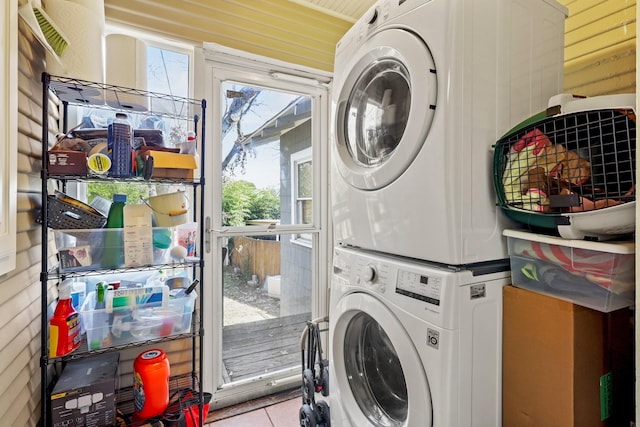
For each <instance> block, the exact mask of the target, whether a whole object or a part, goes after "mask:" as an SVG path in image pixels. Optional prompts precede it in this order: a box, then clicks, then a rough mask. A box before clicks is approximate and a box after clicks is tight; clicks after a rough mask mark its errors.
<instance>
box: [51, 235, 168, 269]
mask: <svg viewBox="0 0 640 427" xmlns="http://www.w3.org/2000/svg"><path fill="white" fill-rule="evenodd" d="M53 233H54V238H55V242H56V248H57V249H58V259H59V261H60V271H62V272H74V271H89V270H95V269H99V268H121V267H125V263H124V239H123V238H121V239H120V240H121V241H122V244H120V245H118V246H114V245H113V244H111V246H106V245H105V243H106V242H109V241H110V242H112V241H113V239H106V236H107V233H117V234H119V235H121V236H122V235H123V229H122V228H96V229H67V230H54V231H53ZM173 234H174V230H173V228H164V227H154V228H153V236H166V237H165V239H164V240H162V244H163V245H164V246H166V247H163V248H160V249H161V250H162V251H164V252H154V258H153V264H152V265H155V264H163V263H167V262H170V260H169V258H168V257H167V256H166V250H167V248H168V247H169V246H170V245H171V243H172V240H173V239H172V236H173ZM115 240H118V239H115ZM155 243H157V242H155ZM153 245H154V242H153V241H150V242H148V247H149V248H152V249H151V250H153V249H158V248H155V247H154V246H153ZM105 251H116V252H118V253H120V254H122V255H121V256H120V259H121V262H120V263H119V264H118V265H102V264H103V263H102V259H103V254H104V253H105Z"/></svg>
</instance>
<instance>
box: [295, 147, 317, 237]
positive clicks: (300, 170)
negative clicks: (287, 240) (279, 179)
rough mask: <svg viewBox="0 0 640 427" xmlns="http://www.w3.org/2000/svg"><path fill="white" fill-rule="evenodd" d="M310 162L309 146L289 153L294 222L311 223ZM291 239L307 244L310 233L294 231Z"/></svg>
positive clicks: (311, 181) (311, 171) (311, 170)
mask: <svg viewBox="0 0 640 427" xmlns="http://www.w3.org/2000/svg"><path fill="white" fill-rule="evenodd" d="M311 162H312V160H311V147H309V148H307V149H304V150H302V151H299V152H297V153H294V154H292V155H291V176H292V179H293V187H294V191H293V193H292V200H291V202H292V209H291V210H292V212H293V215H294V218H293V223H294V224H309V225H311V224H313V204H312V203H313V199H312V191H313V169H312V166H313V164H312V163H311ZM292 240H293V241H295V242H297V243H301V244H309V243H310V242H311V234H310V233H296V234H294V235H293V239H292Z"/></svg>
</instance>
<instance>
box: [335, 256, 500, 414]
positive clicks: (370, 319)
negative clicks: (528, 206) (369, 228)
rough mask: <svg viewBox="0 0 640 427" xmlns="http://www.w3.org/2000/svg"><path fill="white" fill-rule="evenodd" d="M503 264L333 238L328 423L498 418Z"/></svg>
mask: <svg viewBox="0 0 640 427" xmlns="http://www.w3.org/2000/svg"><path fill="white" fill-rule="evenodd" d="M506 269H508V265H507V264H504V263H502V264H500V263H497V264H492V265H491V266H489V265H487V266H485V269H484V270H482V271H480V270H478V271H472V270H459V269H453V268H449V269H443V268H439V267H436V266H433V265H431V264H428V263H426V262H421V261H408V260H407V259H406V258H400V257H393V256H385V255H380V254H374V253H368V252H364V251H360V250H354V249H351V248H340V247H338V248H336V249H335V252H334V263H333V278H332V287H331V307H332V311H331V314H330V317H329V342H328V344H329V355H330V357H329V364H330V369H329V372H330V374H329V377H330V381H329V384H330V390H331V392H330V394H329V406H330V409H331V425H332V427H383V426H384V427H400V426H403V427H454V426H455V427H462V426H465V427H470V426H478V427H497V426H500V425H502V423H501V420H502V417H501V414H502V410H501V408H502V405H501V402H502V394H501V387H502V368H501V367H502V364H501V361H502V335H501V331H502V287H503V286H504V285H505V284H506V283H507V282H508V280H509V272H508V271H505V270H506Z"/></svg>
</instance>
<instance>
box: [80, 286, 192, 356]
mask: <svg viewBox="0 0 640 427" xmlns="http://www.w3.org/2000/svg"><path fill="white" fill-rule="evenodd" d="M197 297H198V295H197V293H196V292H195V291H193V292H191V293H190V294H189V295H185V296H183V297H180V298H170V299H169V301H168V303H167V304H165V306H164V307H163V305H162V304H161V303H156V304H145V305H141V306H136V307H133V308H131V307H127V308H123V309H118V310H113V312H111V313H109V312H108V311H107V309H97V310H96V309H95V308H94V307H95V305H96V293H95V292H90V293H89V294H88V295H87V297H86V299H85V301H84V303H83V304H82V306H81V307H80V321H81V323H82V326H83V328H84V330H85V331H86V334H87V344H88V348H89V350H99V349H102V348H108V347H112V346H118V345H123V344H130V343H136V342H141V341H147V340H151V339H156V338H164V337H170V336H173V335H179V334H185V333H189V332H190V331H191V316H192V314H193V310H194V308H195V301H196V298H197Z"/></svg>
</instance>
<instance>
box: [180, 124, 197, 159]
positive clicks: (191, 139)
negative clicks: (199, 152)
mask: <svg viewBox="0 0 640 427" xmlns="http://www.w3.org/2000/svg"><path fill="white" fill-rule="evenodd" d="M180 154H196V133H195V132H194V131H192V130H190V131H189V132H187V140H186V141H185V142H183V143H182V144H181V145H180Z"/></svg>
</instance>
